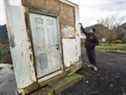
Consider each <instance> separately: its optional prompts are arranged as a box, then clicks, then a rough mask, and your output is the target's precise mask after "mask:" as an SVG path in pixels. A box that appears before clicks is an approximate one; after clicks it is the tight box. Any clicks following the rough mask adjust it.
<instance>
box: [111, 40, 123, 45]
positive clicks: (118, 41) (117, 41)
mask: <svg viewBox="0 0 126 95" xmlns="http://www.w3.org/2000/svg"><path fill="white" fill-rule="evenodd" d="M111 43H115V44H116V43H123V41H122V40H115V41H112V42H111Z"/></svg>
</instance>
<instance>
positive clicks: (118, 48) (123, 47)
mask: <svg viewBox="0 0 126 95" xmlns="http://www.w3.org/2000/svg"><path fill="white" fill-rule="evenodd" d="M97 50H98V51H103V52H119V53H126V44H113V43H111V44H109V43H102V44H100V45H99V46H97Z"/></svg>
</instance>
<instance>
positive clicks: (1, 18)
mask: <svg viewBox="0 0 126 95" xmlns="http://www.w3.org/2000/svg"><path fill="white" fill-rule="evenodd" d="M3 4H4V3H3V0H0V24H5V12H4V8H5V7H4V6H3Z"/></svg>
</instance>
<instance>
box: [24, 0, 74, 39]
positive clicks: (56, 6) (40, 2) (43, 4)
mask: <svg viewBox="0 0 126 95" xmlns="http://www.w3.org/2000/svg"><path fill="white" fill-rule="evenodd" d="M23 5H24V6H25V7H27V8H28V7H29V8H31V9H39V10H42V11H45V12H47V13H49V14H53V15H55V16H58V17H59V23H60V29H61V32H62V37H63V38H68V37H75V8H74V7H73V6H71V5H68V4H65V3H63V2H61V1H60V0H23Z"/></svg>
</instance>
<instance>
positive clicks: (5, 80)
mask: <svg viewBox="0 0 126 95" xmlns="http://www.w3.org/2000/svg"><path fill="white" fill-rule="evenodd" d="M83 59H84V63H85V62H87V61H85V60H87V58H86V57H85V53H84V55H83ZM97 65H98V67H99V71H98V72H94V71H93V70H91V69H90V68H88V67H86V66H84V67H83V68H82V69H81V70H80V71H79V72H78V73H79V74H81V75H83V76H84V79H83V80H82V81H80V83H78V84H76V85H74V86H73V87H70V88H68V89H66V90H65V91H64V92H62V93H61V95H126V54H121V53H101V52H97ZM0 95H17V91H16V82H15V78H14V73H13V71H12V70H11V69H10V67H8V66H7V67H6V66H4V67H3V66H2V68H1V66H0Z"/></svg>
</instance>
